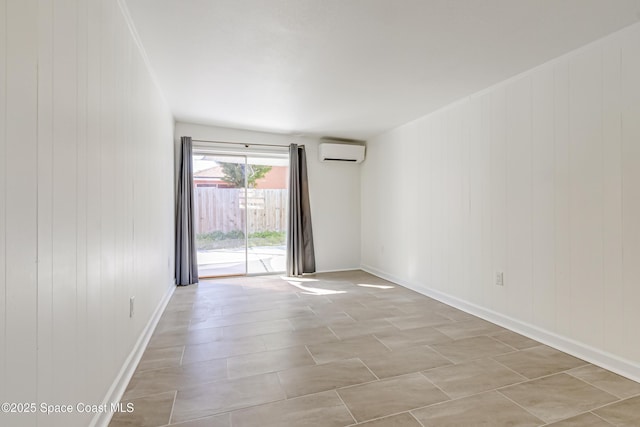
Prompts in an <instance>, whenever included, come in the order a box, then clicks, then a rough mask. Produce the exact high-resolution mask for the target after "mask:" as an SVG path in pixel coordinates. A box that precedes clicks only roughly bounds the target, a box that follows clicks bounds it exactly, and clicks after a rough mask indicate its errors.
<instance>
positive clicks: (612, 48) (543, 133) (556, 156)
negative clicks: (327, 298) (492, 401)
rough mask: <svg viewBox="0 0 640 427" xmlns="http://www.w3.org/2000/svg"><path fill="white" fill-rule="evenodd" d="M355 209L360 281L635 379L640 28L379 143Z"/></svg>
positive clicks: (638, 365)
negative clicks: (376, 277) (384, 285)
mask: <svg viewBox="0 0 640 427" xmlns="http://www.w3.org/2000/svg"><path fill="white" fill-rule="evenodd" d="M361 210H362V264H363V267H364V268H365V269H368V270H370V271H373V272H376V273H377V274H380V275H383V276H387V277H390V278H393V279H395V280H398V281H399V282H401V283H405V284H407V285H409V286H411V287H414V288H415V289H419V290H421V291H423V292H425V293H430V294H433V295H437V296H439V297H440V298H444V299H447V300H448V301H450V302H453V303H454V304H457V305H459V306H461V307H465V308H466V309H468V310H472V311H474V312H476V313H479V314H482V315H484V316H485V317H489V318H492V319H494V320H497V321H499V322H501V323H503V324H507V325H509V326H512V327H514V328H516V329H518V330H521V331H523V332H527V333H528V334H530V335H535V336H537V337H540V338H542V339H544V340H546V341H547V342H550V343H554V344H555V345H557V346H560V347H563V348H564V349H567V350H570V351H572V352H573V353H579V354H581V355H582V356H584V357H587V358H590V359H591V360H595V361H597V362H599V363H600V364H603V365H607V366H608V367H610V368H613V369H615V370H617V371H618V372H623V373H625V374H626V375H628V376H631V377H633V378H635V379H640V345H638V332H637V330H638V325H640V310H638V303H639V302H640V286H638V283H639V281H640V24H637V25H635V26H633V27H629V28H627V29H626V30H624V31H622V32H619V33H617V34H614V35H612V36H610V37H608V38H605V39H602V40H600V41H598V42H596V43H594V44H591V45H589V46H587V47H585V48H582V49H580V50H578V51H575V52H572V53H571V54H569V55H566V56H563V57H561V58H559V59H557V60H554V61H553V62H551V63H547V64H544V65H542V66H540V67H538V68H536V69H534V70H531V71H529V72H526V73H524V74H522V75H520V76H518V77H516V78H513V79H510V80H509V81H506V82H504V83H501V84H499V85H497V86H495V87H492V88H490V89H488V90H486V91H484V92H482V93H479V94H476V95H474V96H471V97H469V98H468V99H465V100H462V101H460V102H458V103H456V104H455V105H452V106H450V107H447V108H445V109H443V110H442V111H439V112H436V113H434V114H431V115H428V116H425V117H423V118H421V119H419V120H416V121H414V122H411V123H409V124H407V125H404V126H402V127H399V128H396V129H394V130H392V131H390V132H388V133H386V134H384V135H381V136H379V137H377V138H375V139H373V140H372V141H370V143H369V144H368V158H367V160H366V162H365V163H364V165H363V167H362V207H361ZM499 270H503V271H504V272H505V280H506V284H505V286H504V287H499V286H496V285H495V284H494V273H495V272H496V271H499Z"/></svg>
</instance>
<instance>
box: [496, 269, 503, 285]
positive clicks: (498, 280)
mask: <svg viewBox="0 0 640 427" xmlns="http://www.w3.org/2000/svg"><path fill="white" fill-rule="evenodd" d="M496 286H504V273H503V272H502V271H496Z"/></svg>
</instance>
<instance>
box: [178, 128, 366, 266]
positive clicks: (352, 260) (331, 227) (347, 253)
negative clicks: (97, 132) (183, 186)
mask: <svg viewBox="0 0 640 427" xmlns="http://www.w3.org/2000/svg"><path fill="white" fill-rule="evenodd" d="M175 136H176V153H177V155H176V159H178V158H179V155H180V154H179V151H178V149H179V141H180V137H181V136H190V137H192V138H193V139H205V140H213V141H227V142H249V143H255V144H274V145H285V146H288V145H289V144H292V143H296V144H304V145H305V147H306V152H307V169H308V175H309V193H310V199H311V220H312V223H313V237H314V244H315V251H316V269H317V270H318V271H332V270H343V269H354V268H359V266H360V165H354V164H345V163H337V162H336V163H326V162H320V161H319V160H318V140H317V139H314V138H301V137H294V136H290V135H282V134H274V133H265V132H253V131H246V130H238V129H230V128H222V127H213V126H202V125H195V124H189V123H180V122H177V123H176V127H175Z"/></svg>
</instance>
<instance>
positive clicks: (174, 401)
mask: <svg viewBox="0 0 640 427" xmlns="http://www.w3.org/2000/svg"><path fill="white" fill-rule="evenodd" d="M177 398H178V390H176V391H175V392H174V393H173V402H172V403H171V412H170V413H169V423H168V424H171V418H172V417H173V409H174V408H175V407H176V399H177Z"/></svg>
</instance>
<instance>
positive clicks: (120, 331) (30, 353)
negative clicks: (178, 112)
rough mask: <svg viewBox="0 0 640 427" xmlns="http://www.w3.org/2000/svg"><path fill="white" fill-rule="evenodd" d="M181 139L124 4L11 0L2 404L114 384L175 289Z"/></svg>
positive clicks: (6, 54)
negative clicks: (177, 143)
mask: <svg viewBox="0 0 640 427" xmlns="http://www.w3.org/2000/svg"><path fill="white" fill-rule="evenodd" d="M172 139H173V118H172V116H171V114H170V112H169V110H168V108H167V106H166V103H165V101H164V99H163V98H162V96H161V94H160V92H159V91H158V89H157V87H156V86H155V84H154V82H153V79H152V78H151V76H150V74H149V71H148V68H147V66H146V64H145V61H144V59H143V57H142V55H141V52H140V51H139V49H138V47H137V44H136V42H135V41H134V38H133V37H132V34H131V32H130V30H129V27H128V25H127V21H126V20H125V18H124V15H123V12H122V10H121V8H120V5H119V2H118V1H113V0H0V356H1V363H0V401H2V402H4V401H10V402H11V401H14V402H37V403H41V402H47V403H61V404H66V403H76V402H87V403H100V402H101V401H102V399H103V398H104V397H105V395H106V394H107V391H108V389H109V387H110V386H111V385H112V383H113V381H114V379H115V378H116V377H117V376H118V374H119V371H120V369H121V368H122V367H123V364H124V362H125V360H126V358H127V357H128V356H129V354H130V352H131V351H132V349H133V348H134V346H135V344H136V341H137V340H138V338H139V336H140V334H141V333H142V331H143V330H144V328H145V327H146V325H147V323H148V322H149V319H150V318H151V315H152V313H153V312H154V310H155V309H156V307H157V306H158V304H159V302H160V301H161V299H162V297H163V296H164V295H165V294H166V292H167V289H168V287H169V286H171V285H172V283H173V261H172V257H173V255H172V253H173V244H172V241H173V229H174V225H173V211H174V207H173V206H174V205H173V192H172V191H171V189H172V188H173V141H172ZM130 296H135V297H136V312H135V315H134V316H133V317H132V318H130V317H129V297H130ZM91 418H92V414H77V413H75V414H72V415H55V416H51V415H48V416H47V415H44V414H42V413H40V412H38V413H36V414H30V415H29V414H22V415H6V414H0V419H1V421H0V424H2V425H11V426H34V425H38V426H49V425H60V426H85V425H88V424H89V422H90V420H91Z"/></svg>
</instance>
